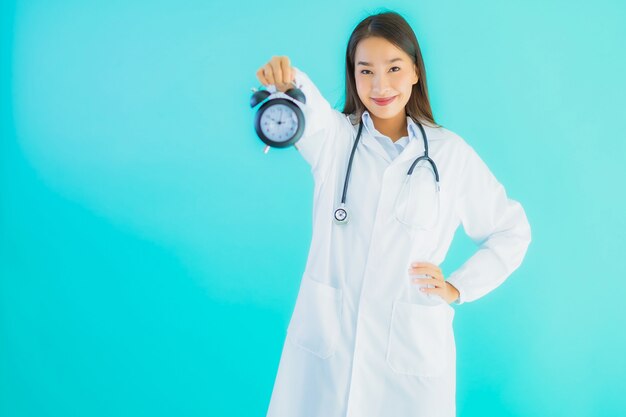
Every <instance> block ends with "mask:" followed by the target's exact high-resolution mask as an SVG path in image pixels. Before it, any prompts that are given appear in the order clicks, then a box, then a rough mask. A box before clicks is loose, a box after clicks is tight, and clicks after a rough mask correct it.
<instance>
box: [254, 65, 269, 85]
mask: <svg viewBox="0 0 626 417" xmlns="http://www.w3.org/2000/svg"><path fill="white" fill-rule="evenodd" d="M256 77H257V78H258V79H259V81H260V82H261V84H263V85H268V84H269V81H268V80H267V78H266V77H265V73H264V69H263V67H261V68H259V70H258V71H257V72H256Z"/></svg>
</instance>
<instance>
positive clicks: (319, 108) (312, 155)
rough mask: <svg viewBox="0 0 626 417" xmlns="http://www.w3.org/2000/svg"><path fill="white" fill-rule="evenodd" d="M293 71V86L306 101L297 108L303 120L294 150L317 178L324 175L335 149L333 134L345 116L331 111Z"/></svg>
mask: <svg viewBox="0 0 626 417" xmlns="http://www.w3.org/2000/svg"><path fill="white" fill-rule="evenodd" d="M293 69H294V71H295V76H294V78H295V82H296V85H297V86H298V87H300V89H301V90H302V92H303V93H304V96H305V97H306V104H304V105H300V108H302V111H303V113H304V117H305V125H304V132H303V134H302V137H301V138H300V140H298V142H296V144H295V148H296V149H297V150H298V152H299V153H300V154H301V155H302V157H303V158H304V159H305V160H306V161H307V163H308V164H309V165H310V166H311V171H312V172H313V174H314V176H319V175H322V174H323V173H325V172H326V171H328V170H327V168H328V167H329V165H330V156H331V154H332V153H333V151H334V149H335V148H334V147H333V145H334V143H333V141H335V140H339V139H340V138H339V136H341V135H337V132H339V128H340V125H341V123H342V122H343V120H342V119H344V118H345V116H344V115H343V113H341V112H340V111H338V110H336V109H334V108H333V107H331V105H330V104H329V103H328V101H327V100H326V99H325V98H324V96H322V94H321V93H320V91H319V90H318V88H317V87H316V86H315V84H314V83H313V82H312V81H311V79H310V78H309V77H308V75H307V74H306V73H305V72H303V71H301V70H300V69H299V68H297V67H293ZM299 104H300V103H299Z"/></svg>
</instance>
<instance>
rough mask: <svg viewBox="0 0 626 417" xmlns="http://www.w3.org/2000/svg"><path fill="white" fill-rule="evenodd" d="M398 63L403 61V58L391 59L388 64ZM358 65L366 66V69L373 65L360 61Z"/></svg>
mask: <svg viewBox="0 0 626 417" xmlns="http://www.w3.org/2000/svg"><path fill="white" fill-rule="evenodd" d="M396 61H402V58H394V59H390V60H389V61H387V63H388V64H391V63H392V62H396ZM356 64H357V65H364V66H366V67H371V66H372V64H370V63H369V62H365V61H359V62H357V63H356Z"/></svg>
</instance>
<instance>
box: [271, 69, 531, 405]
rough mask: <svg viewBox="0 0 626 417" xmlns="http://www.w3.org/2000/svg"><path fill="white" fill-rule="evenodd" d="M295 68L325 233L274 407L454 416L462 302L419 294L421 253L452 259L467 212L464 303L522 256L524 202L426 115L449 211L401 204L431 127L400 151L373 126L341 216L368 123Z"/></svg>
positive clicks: (306, 277) (454, 280)
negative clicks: (407, 209) (413, 214)
mask: <svg viewBox="0 0 626 417" xmlns="http://www.w3.org/2000/svg"><path fill="white" fill-rule="evenodd" d="M295 71H296V83H297V84H298V85H301V88H302V90H303V92H304V94H305V96H306V99H307V103H306V105H303V106H301V107H302V109H303V110H304V112H305V117H306V126H305V131H304V134H303V136H302V138H301V139H300V141H298V143H297V144H296V147H297V149H298V151H299V152H300V154H301V155H302V156H303V157H304V159H305V160H306V161H307V162H308V163H309V165H310V166H311V171H312V174H313V177H314V184H315V187H314V201H313V233H312V241H311V245H310V249H309V256H308V261H307V264H306V269H305V271H304V274H303V276H302V279H301V284H300V289H299V293H298V296H297V300H296V302H295V308H294V311H293V314H292V316H291V320H290V322H289V326H288V328H287V329H286V337H285V341H284V345H283V349H282V355H281V358H280V363H279V366H278V371H277V374H276V380H275V383H274V388H273V391H272V396H271V400H270V404H269V409H268V411H267V416H268V417H309V416H310V417H409V416H411V417H416V416H417V417H453V416H455V414H456V404H455V402H456V401H455V397H456V347H455V340H454V333H453V326H452V321H453V318H454V314H455V309H454V308H453V307H452V306H451V305H449V304H448V303H447V302H445V301H444V300H443V299H441V298H440V297H437V296H435V297H434V298H435V299H436V300H438V301H439V302H438V303H436V304H435V305H422V304H420V303H418V302H414V301H415V294H418V293H417V292H415V293H413V294H412V297H413V298H411V296H410V292H411V291H417V288H418V287H417V286H415V285H413V288H411V286H410V284H409V275H408V268H409V265H410V263H411V262H413V261H426V262H431V263H433V264H436V265H440V264H441V262H442V261H443V260H444V258H445V255H446V252H447V251H448V248H449V246H450V243H451V241H452V238H453V236H454V234H455V231H456V229H457V227H458V226H459V225H460V224H462V225H463V227H464V230H465V232H466V233H467V235H468V236H470V237H471V238H472V239H473V240H474V241H475V242H476V243H478V244H480V248H479V249H478V250H477V252H476V253H475V254H474V255H473V256H472V257H471V258H470V259H469V260H467V262H465V263H464V264H463V265H462V266H461V267H460V268H459V269H458V270H456V271H454V272H453V273H452V274H450V275H449V276H448V277H446V279H447V281H449V282H450V283H451V284H453V285H454V286H455V287H456V288H457V289H458V290H459V292H460V294H461V296H460V298H459V299H458V300H457V301H456V302H455V303H456V304H461V303H463V302H468V301H473V300H476V299H478V298H480V297H482V296H484V295H485V294H487V293H489V292H490V291H492V290H493V289H495V288H496V287H498V286H499V285H500V284H501V283H502V282H503V281H504V280H505V279H506V278H507V277H508V276H509V275H510V274H511V273H512V272H513V271H514V270H515V269H517V268H518V267H519V265H520V264H521V262H522V259H523V258H524V256H525V254H526V251H527V247H528V245H529V243H530V241H531V234H530V226H529V223H528V220H527V218H526V215H525V212H524V209H523V208H522V206H521V205H520V204H519V203H518V202H517V201H514V200H512V199H509V198H508V197H507V195H506V192H505V189H504V188H503V186H502V185H501V184H500V183H499V182H498V181H497V180H496V178H495V177H494V175H493V174H492V173H491V172H490V170H489V169H488V167H487V166H486V165H485V163H484V162H483V161H482V160H481V158H480V157H479V156H478V155H477V154H476V152H475V151H474V149H473V148H472V147H471V146H469V145H468V144H467V143H466V142H465V141H464V140H463V139H462V138H461V137H460V136H458V135H456V134H455V133H453V132H451V131H449V130H447V129H445V128H434V127H431V126H428V125H425V124H423V126H424V129H425V131H426V134H427V136H428V140H429V153H430V156H431V158H433V160H434V161H435V163H436V164H437V168H438V170H439V175H440V182H441V208H440V215H439V220H438V223H437V225H436V227H435V228H434V229H433V230H431V231H428V232H425V231H413V229H407V227H406V226H404V225H403V224H401V223H399V222H398V221H397V220H396V219H395V217H394V215H393V203H394V197H395V196H396V194H397V193H398V191H399V188H400V186H401V184H402V180H403V178H404V175H405V174H406V171H407V169H408V167H409V166H410V164H411V163H412V162H413V160H414V159H415V158H416V157H417V156H419V155H422V154H423V153H424V146H423V142H422V140H421V137H419V140H411V141H410V142H409V143H408V144H407V146H406V147H405V149H404V150H403V151H402V152H401V153H400V155H399V156H398V157H396V158H395V159H393V161H390V158H389V156H388V155H387V154H386V153H385V151H384V149H383V148H382V147H381V145H380V143H377V142H376V140H374V138H373V137H372V136H371V135H369V134H368V133H367V131H366V129H365V128H363V132H362V136H361V140H360V142H359V145H358V147H357V150H356V154H355V156H354V162H353V166H352V173H351V176H350V184H349V187H348V195H347V207H348V209H349V216H350V219H349V222H348V223H347V224H345V225H337V224H335V223H334V222H333V220H332V218H333V212H334V210H335V208H336V207H337V206H338V205H339V202H340V200H341V193H342V188H343V181H344V177H345V174H346V167H347V164H348V159H349V155H350V150H351V147H352V144H353V143H354V140H355V138H356V134H357V129H358V124H356V125H353V124H352V123H351V122H350V120H349V118H348V117H347V116H346V115H344V114H342V113H341V112H340V111H338V110H335V109H333V108H332V107H331V106H330V105H329V103H328V102H327V101H326V100H325V99H324V97H323V96H322V95H321V94H320V92H319V90H318V89H317V88H316V86H315V85H314V84H313V83H312V82H311V80H310V79H309V77H308V76H307V75H306V74H305V73H304V72H302V71H300V70H299V69H298V68H295ZM271 88H272V87H271V86H270V89H271ZM274 91H275V90H274ZM419 294H420V295H421V294H422V293H419ZM423 296H424V295H422V297H423Z"/></svg>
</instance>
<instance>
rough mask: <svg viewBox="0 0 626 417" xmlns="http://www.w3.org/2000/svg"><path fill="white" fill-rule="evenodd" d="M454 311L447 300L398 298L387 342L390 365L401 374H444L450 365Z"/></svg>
mask: <svg viewBox="0 0 626 417" xmlns="http://www.w3.org/2000/svg"><path fill="white" fill-rule="evenodd" d="M454 313H455V311H454V309H453V308H452V307H450V306H449V305H447V304H445V303H441V304H436V305H420V304H413V303H407V302H405V301H400V300H396V301H395V302H394V304H393V309H392V313H391V326H390V330H389V340H388V346H387V363H388V364H389V367H390V368H391V369H393V370H394V371H395V372H397V373H401V374H407V375H417V376H427V377H436V376H440V375H441V374H442V373H443V372H444V371H445V370H446V367H447V366H449V364H448V363H447V362H448V360H449V352H450V347H451V346H450V344H451V343H454V339H453V337H454V336H453V330H452V319H453V317H454Z"/></svg>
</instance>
